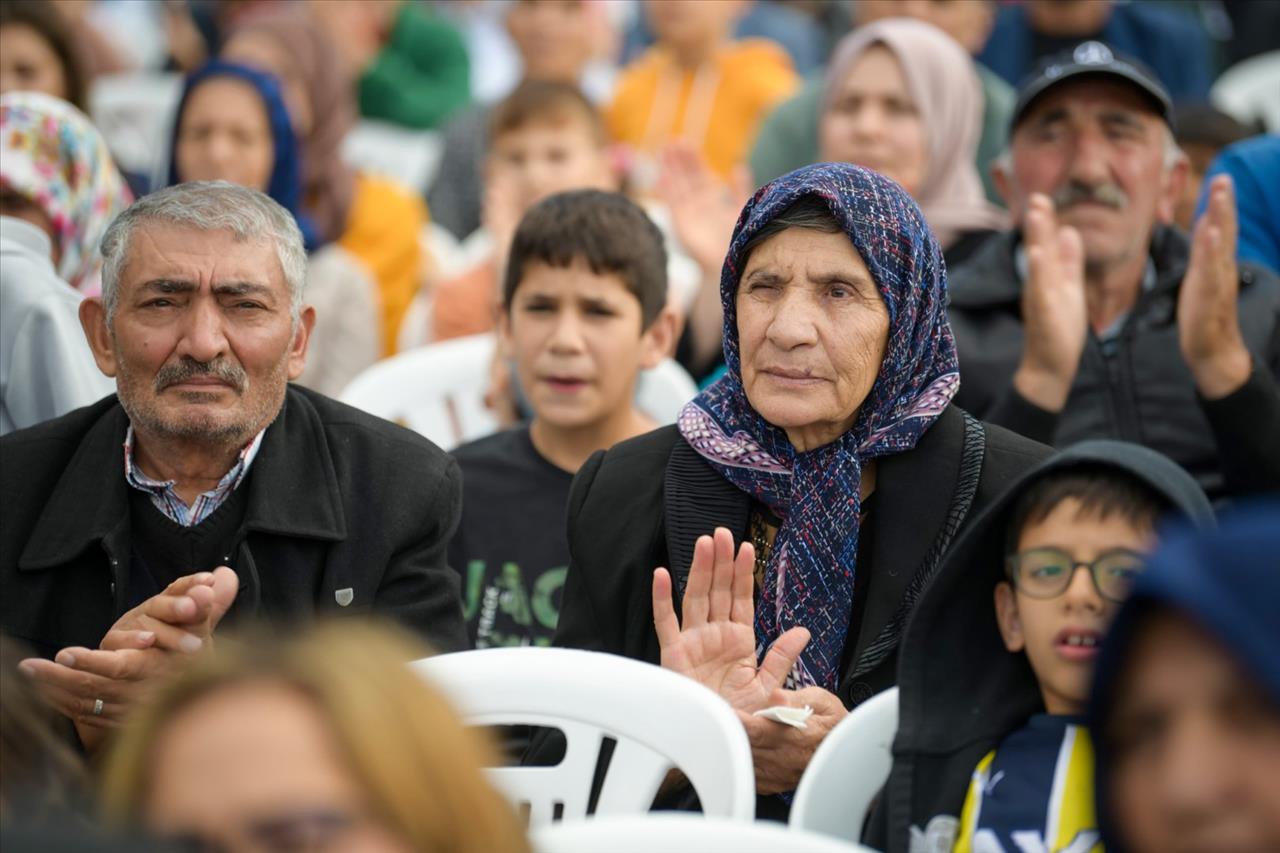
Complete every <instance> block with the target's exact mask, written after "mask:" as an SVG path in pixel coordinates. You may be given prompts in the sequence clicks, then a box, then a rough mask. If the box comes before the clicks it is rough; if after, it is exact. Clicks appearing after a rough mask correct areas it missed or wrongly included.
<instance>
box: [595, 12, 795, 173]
mask: <svg viewBox="0 0 1280 853" xmlns="http://www.w3.org/2000/svg"><path fill="white" fill-rule="evenodd" d="M644 8H645V13H646V14H647V15H648V16H649V23H650V25H651V26H652V27H653V31H654V33H655V35H656V36H657V43H656V44H655V45H654V46H653V47H651V48H649V49H648V50H647V51H645V53H644V54H643V55H642V56H641V57H640V58H639V59H637V60H636V61H635V62H633V63H631V64H630V65H628V66H627V67H626V68H625V69H623V71H622V74H621V76H620V77H619V79H618V84H617V88H616V89H615V92H614V96H613V101H612V102H611V103H610V105H609V107H608V109H607V110H606V112H605V123H606V126H607V127H608V129H609V135H610V137H611V138H612V139H613V140H614V141H615V142H620V143H623V144H624V145H626V146H627V147H628V148H629V149H630V150H631V151H632V152H633V154H634V157H635V163H634V164H633V167H632V174H631V176H630V177H631V178H632V180H633V181H634V182H635V185H636V187H637V189H639V190H640V191H641V192H648V191H649V190H650V189H651V188H652V186H653V184H654V182H655V180H656V178H657V159H658V157H659V156H660V154H661V151H662V149H663V147H664V146H665V145H667V144H668V143H669V142H672V141H674V140H685V141H688V142H690V143H692V144H693V145H694V146H695V147H696V148H697V149H698V151H699V152H700V153H701V155H702V156H703V157H704V158H705V159H706V161H707V164H708V165H709V166H710V168H711V170H712V171H713V172H714V173H715V174H716V175H718V176H719V177H720V178H721V179H722V180H727V179H729V178H730V176H731V175H732V173H733V170H734V168H735V167H737V166H740V165H742V164H744V163H745V162H746V159H747V154H748V152H749V151H750V150H751V144H752V141H753V140H754V139H755V135H756V131H757V130H758V128H759V124H760V121H761V120H762V119H763V118H764V116H765V115H767V114H768V112H769V110H770V109H771V108H772V107H774V106H775V105H776V104H777V103H778V102H779V101H781V100H783V99H784V98H786V97H788V96H789V95H791V94H792V92H794V91H795V89H796V88H797V87H798V85H799V82H800V81H799V78H798V77H797V76H796V73H795V71H794V69H793V68H792V66H791V60H790V59H789V58H788V57H787V55H786V53H785V52H784V51H783V50H782V49H781V48H780V47H779V46H778V45H776V44H774V43H772V42H769V41H766V40H764V39H745V40H743V41H733V40H732V39H731V35H732V32H733V25H734V22H735V21H736V20H737V18H738V17H739V16H740V15H741V14H742V13H743V11H745V5H744V4H743V3H742V2H741V0H723V2H715V3H706V2H702V0H662V2H653V1H652V0H651V2H647V3H646V4H645V7H644Z"/></svg>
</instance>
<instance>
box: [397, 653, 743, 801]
mask: <svg viewBox="0 0 1280 853" xmlns="http://www.w3.org/2000/svg"><path fill="white" fill-rule="evenodd" d="M411 665H412V666H413V667H414V669H415V670H416V671H417V672H418V673H419V674H421V675H422V676H423V677H424V678H426V679H428V680H429V681H430V682H432V683H433V684H434V685H435V686H436V687H438V688H439V689H440V690H441V691H443V692H444V694H445V695H446V696H448V697H449V698H450V699H451V700H452V702H453V704H454V707H455V708H457V709H458V711H459V713H460V714H461V715H462V717H463V719H465V720H466V721H467V723H469V724H471V725H478V726H502V725H521V724H524V725H533V726H548V727H553V728H557V729H560V730H561V731H562V732H564V735H565V741H566V749H565V755H564V760H563V761H561V762H560V763H559V764H557V765H555V766H553V767H495V768H490V769H489V771H488V772H489V774H490V779H491V781H492V782H493V783H494V785H495V786H496V787H498V788H499V789H500V790H502V791H503V792H504V793H505V794H506V795H507V797H508V799H510V800H511V801H512V802H513V803H514V804H516V805H517V807H520V808H524V807H525V806H527V807H528V810H529V824H530V826H542V825H545V824H549V823H551V822H552V821H553V820H557V819H565V820H572V819H576V818H582V817H585V816H586V814H587V804H588V799H589V797H590V794H591V787H592V781H593V777H594V774H595V769H596V763H597V760H598V758H599V752H600V746H601V743H602V740H603V738H605V737H610V738H614V739H616V740H617V745H616V747H615V748H614V751H613V755H612V757H611V759H610V761H609V767H608V772H607V774H606V775H605V778H604V783H603V786H602V787H601V790H600V796H599V799H598V800H597V802H596V810H595V813H596V814H599V815H619V814H642V813H644V812H646V811H647V810H648V808H649V806H650V805H651V804H652V802H653V798H654V796H655V795H656V794H657V792H658V787H659V786H660V785H661V784H662V781H663V779H664V778H665V777H666V774H667V771H668V770H669V769H670V768H672V767H677V768H679V769H680V770H681V771H682V772H683V773H684V775H685V776H686V777H687V778H688V779H689V781H690V782H691V783H692V785H693V788H694V790H695V791H697V792H698V796H699V798H700V800H701V802H702V807H703V811H704V812H705V813H706V814H707V815H717V816H721V817H725V818H734V819H736V820H747V821H749V820H751V818H752V817H753V816H754V815H755V775H754V771H753V769H752V764H751V746H750V744H749V743H748V742H747V735H746V731H745V729H743V727H742V723H741V722H739V720H738V718H737V715H736V714H734V712H733V710H732V709H731V708H730V707H729V705H728V704H727V703H726V702H725V701H724V700H723V699H721V698H720V697H719V696H717V695H716V694H715V693H713V692H711V691H710V690H708V689H706V688H705V687H703V686H702V685H700V684H698V683H697V682H695V681H693V680H691V679H688V678H685V677H683V676H681V675H677V674H676V673H674V672H670V671H668V670H665V669H662V668H661V667H658V666H653V665H651V664H646V663H640V662H639V661H634V660H631V659H629V658H624V657H618V656H616V655H608V654H603V653H600V652H586V651H581V650H578V649H554V648H529V647H525V648H510V649H481V650H478V651H470V652H457V653H455V654H449V655H438V656H436V657H432V658H425V659H423V660H420V661H415V662H414V663H413V664H411Z"/></svg>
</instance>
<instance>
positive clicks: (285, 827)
mask: <svg viewBox="0 0 1280 853" xmlns="http://www.w3.org/2000/svg"><path fill="white" fill-rule="evenodd" d="M362 821H363V819H362V818H361V817H359V816H357V815H354V814H348V813H346V812H342V811H337V810H328V809H317V810H314V811H300V812H297V813H292V814H283V815H277V816H272V817H266V818H259V819H257V820H254V821H251V822H249V823H247V824H246V825H244V826H241V827H239V829H238V831H235V832H233V833H232V834H233V835H234V836H236V840H235V841H230V840H227V839H214V838H209V837H205V836H203V835H201V834H199V833H182V834H178V835H171V836H169V837H167V838H166V839H165V840H166V841H169V842H171V843H173V844H174V845H175V847H176V849H179V850H184V851H189V853H234V851H250V850H252V851H255V853H257V851H262V853H319V851H326V850H338V849H340V848H343V847H346V846H347V845H348V844H349V843H350V842H351V836H350V834H349V833H351V832H352V831H354V830H356V829H357V828H358V827H359V826H360V825H361V823H362Z"/></svg>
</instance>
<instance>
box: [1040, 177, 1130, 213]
mask: <svg viewBox="0 0 1280 853" xmlns="http://www.w3.org/2000/svg"><path fill="white" fill-rule="evenodd" d="M1082 202H1092V203H1093V204H1103V205H1106V206H1107V207H1112V208H1115V209H1116V210H1120V209H1122V208H1123V207H1125V206H1126V205H1127V204H1128V203H1129V196H1128V194H1127V193H1126V192H1125V191H1124V190H1122V189H1120V187H1119V186H1118V185H1116V184H1096V185H1095V184H1082V183H1080V182H1078V181H1070V182H1069V183H1067V184H1066V185H1065V186H1063V187H1059V188H1058V189H1057V190H1055V191H1054V193H1053V207H1054V209H1055V210H1058V211H1063V210H1066V209H1067V208H1068V207H1071V206H1072V205H1075V204H1080V203H1082Z"/></svg>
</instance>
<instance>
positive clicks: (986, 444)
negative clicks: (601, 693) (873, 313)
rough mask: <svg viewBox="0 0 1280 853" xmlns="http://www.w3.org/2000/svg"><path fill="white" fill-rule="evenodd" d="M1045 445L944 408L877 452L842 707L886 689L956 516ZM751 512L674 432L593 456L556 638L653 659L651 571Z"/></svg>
mask: <svg viewBox="0 0 1280 853" xmlns="http://www.w3.org/2000/svg"><path fill="white" fill-rule="evenodd" d="M969 424H972V427H969V426H968V425H969ZM966 438H968V444H969V452H968V453H966ZM1049 452H1050V451H1049V449H1048V448H1046V447H1044V446H1043V445H1040V444H1037V443H1035V442H1032V441H1028V440H1026V439H1024V438H1022V437H1020V436H1017V435H1014V434H1013V433H1010V432H1008V431H1007V430H1003V429H1000V428H999V427H990V426H988V427H986V428H985V430H984V429H983V427H982V426H981V425H979V424H978V422H977V421H974V420H972V419H971V418H968V417H967V416H966V415H964V414H963V413H962V412H960V410H958V409H956V408H955V407H954V406H953V407H950V408H948V409H947V410H946V411H945V412H944V413H943V414H942V416H941V417H940V418H939V419H938V420H937V422H936V423H934V424H933V426H932V427H930V429H929V430H928V431H926V432H925V433H924V435H923V436H922V437H921V438H920V441H919V443H918V444H917V446H916V448H915V449H914V450H912V451H909V452H906V453H900V454H897V455H893V456H885V457H881V458H880V459H878V460H877V465H878V470H877V474H876V492H875V497H874V500H875V502H876V503H875V508H874V510H873V511H872V512H871V513H870V515H869V520H868V524H869V525H870V526H871V527H872V528H873V530H872V531H871V535H870V538H871V540H872V548H871V551H872V553H871V554H870V564H871V572H869V573H865V574H864V577H865V575H866V574H869V575H870V577H866V586H865V587H863V586H862V582H861V581H860V582H859V592H858V593H857V597H856V598H855V605H854V606H855V612H860V613H861V619H859V620H856V621H857V622H858V624H855V625H853V626H852V627H851V630H850V632H849V642H850V643H851V644H853V645H852V647H851V649H850V650H849V653H847V654H846V655H845V660H846V668H845V670H844V672H843V673H842V675H841V677H840V679H839V684H838V685H837V690H836V692H837V695H838V696H839V697H840V700H841V701H842V702H844V704H845V706H846V707H849V708H852V707H853V706H855V705H857V704H859V703H861V702H862V701H864V700H866V699H868V698H870V697H871V696H873V695H874V694H876V693H878V692H880V691H882V690H885V689H887V688H889V687H891V686H893V684H894V682H895V677H896V655H895V653H894V652H895V649H896V646H897V640H898V634H899V633H900V632H901V630H902V627H903V625H904V624H905V621H906V616H907V614H908V613H909V611H910V608H911V605H912V603H913V602H914V600H915V597H916V596H917V595H918V594H919V591H920V589H921V588H922V587H923V585H924V581H925V580H926V579H927V578H928V576H929V575H930V573H931V572H932V571H933V569H934V568H936V566H937V563H938V561H939V559H940V557H941V553H942V551H943V550H944V549H945V547H946V545H948V544H949V543H950V539H951V537H952V536H953V535H954V534H955V533H956V532H957V530H958V529H963V523H964V519H965V518H966V517H974V516H976V515H977V514H978V512H979V511H980V510H981V509H982V508H984V507H985V506H986V505H987V504H989V503H990V502H991V501H992V500H994V498H995V497H996V495H998V494H999V493H1000V492H1001V491H1002V490H1003V489H1004V488H1005V487H1006V486H1007V485H1008V483H1010V482H1011V481H1012V480H1014V479H1015V478H1016V477H1018V476H1019V475H1020V474H1021V473H1022V472H1023V471H1025V470H1027V469H1028V468H1030V467H1032V466H1033V465H1035V464H1036V463H1037V462H1039V461H1040V460H1041V459H1043V458H1044V457H1045V456H1046V455H1047V454H1048V453H1049ZM966 457H967V458H966ZM750 509H751V503H750V497H749V496H748V495H747V494H746V493H744V492H742V491H739V490H738V489H737V488H736V487H734V486H733V485H732V484H730V483H729V482H728V481H727V480H725V479H724V478H723V477H721V476H720V474H718V473H717V472H716V471H715V469H713V468H712V467H711V466H710V465H708V464H707V463H706V462H705V461H704V460H703V459H702V457H700V456H699V455H698V454H697V453H696V452H695V451H694V450H693V449H692V448H690V447H689V445H688V444H686V443H685V441H684V440H683V439H682V438H681V437H680V434H679V432H678V431H677V429H676V428H675V427H674V426H670V427H664V428H662V429H659V430H655V431H654V432H651V433H649V434H647V435H643V436H640V437H639V438H635V439H632V440H630V441H626V442H623V443H621V444H619V445H617V446H615V447H613V448H612V449H610V450H609V451H607V452H603V453H597V454H596V455H594V456H592V457H591V459H589V460H588V461H587V463H586V464H585V465H584V466H583V467H582V469H581V470H580V471H579V472H578V475H577V477H576V478H575V479H574V483H573V490H572V491H571V493H570V496H569V553H570V562H569V573H568V576H567V577H566V579H565V586H564V601H563V603H562V605H561V608H560V621H559V625H558V627H557V629H556V635H555V643H556V645H560V646H571V647H575V648H582V649H590V650H595V651H605V652H611V653H613V654H619V655H625V656H626V657H630V658H635V659H637V660H643V661H648V662H650V663H655V664H656V663H658V662H659V647H658V638H657V635H656V634H655V633H654V630H653V605H652V601H653V599H652V592H651V589H652V579H653V570H654V569H655V568H656V567H658V566H667V567H669V568H671V569H672V571H673V573H674V574H676V580H677V583H676V586H677V589H678V588H680V587H682V583H681V580H682V579H683V577H684V576H685V575H687V573H688V569H689V564H690V563H691V562H692V557H693V545H694V542H695V541H696V540H697V538H698V537H699V536H701V535H704V534H709V533H711V532H712V531H713V530H714V529H715V528H716V527H727V528H728V529H729V530H730V531H732V532H733V534H734V537H735V540H736V541H738V542H741V541H742V540H743V539H744V538H746V536H747V525H748V517H749V514H750ZM675 597H676V599H677V601H676V607H677V611H678V608H679V606H680V604H679V600H678V599H679V594H678V592H677V593H676V595H675ZM859 599H860V600H859ZM535 754H536V753H535ZM779 803H781V801H780V800H779V799H778V798H776V797H771V798H764V799H762V801H761V802H760V804H759V813H760V815H761V816H762V817H764V816H770V815H772V816H775V817H776V816H779V815H776V814H773V813H774V812H776V811H777V807H778V804H779Z"/></svg>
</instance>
